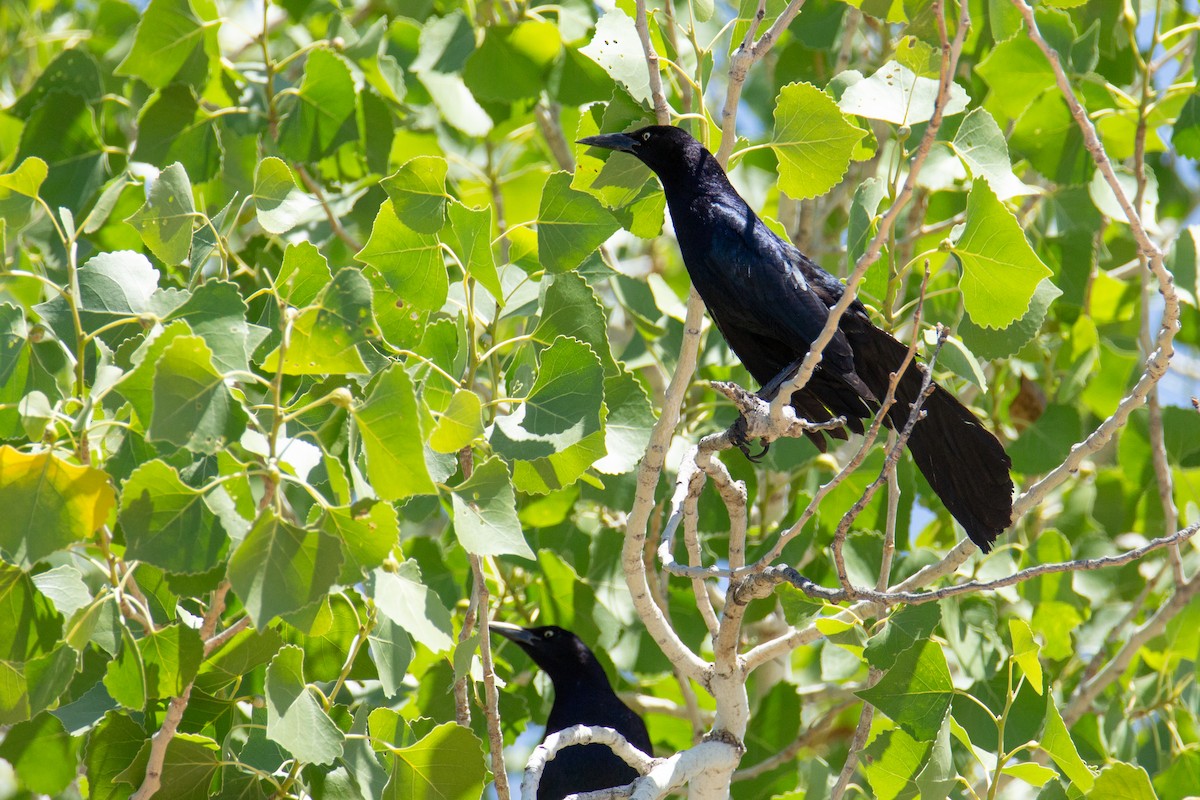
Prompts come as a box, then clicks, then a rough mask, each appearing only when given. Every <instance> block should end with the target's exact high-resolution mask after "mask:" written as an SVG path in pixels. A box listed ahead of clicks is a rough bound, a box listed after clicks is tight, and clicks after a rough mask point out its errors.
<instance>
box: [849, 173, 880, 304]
mask: <svg viewBox="0 0 1200 800" xmlns="http://www.w3.org/2000/svg"><path fill="white" fill-rule="evenodd" d="M886 196H887V184H886V183H885V182H884V181H882V180H880V179H879V178H867V179H866V180H865V181H863V182H862V183H861V184H859V186H858V188H857V189H855V190H854V199H853V200H852V201H851V203H850V216H849V219H848V220H847V223H846V268H847V269H848V270H852V269H854V267H855V265H856V264H858V259H860V258H862V254H863V253H865V252H866V251H867V244H868V243H869V242H870V241H871V237H872V236H874V235H875V232H876V231H878V230H879V217H880V216H881V215H880V214H879V204H880V203H881V202H882V201H883V198H884V197H886ZM887 277H888V276H887V265H886V263H885V259H883V258H881V259H880V260H879V261H877V262H876V263H875V264H873V265H871V267H870V268H869V269H868V270H867V277H866V279H865V281H864V282H863V291H865V292H866V293H868V294H870V295H871V296H873V297H879V298H882V297H885V296H886V293H887Z"/></svg>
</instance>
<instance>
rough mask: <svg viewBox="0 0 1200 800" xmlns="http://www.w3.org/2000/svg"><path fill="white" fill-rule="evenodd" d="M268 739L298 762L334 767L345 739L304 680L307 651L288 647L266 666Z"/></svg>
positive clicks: (291, 646) (293, 646) (292, 646)
mask: <svg viewBox="0 0 1200 800" xmlns="http://www.w3.org/2000/svg"><path fill="white" fill-rule="evenodd" d="M265 695H266V701H267V738H268V739H270V740H271V741H273V742H276V743H278V744H279V745H281V746H282V747H283V748H284V749H286V750H287V751H288V752H289V753H291V754H292V755H293V756H295V757H296V758H297V759H298V760H300V761H303V762H307V763H310V764H332V763H333V762H334V761H335V760H336V759H337V758H339V757H341V755H342V749H343V748H344V747H345V741H346V737H345V736H344V735H343V734H342V732H341V730H340V729H339V728H338V726H337V725H335V724H334V722H333V720H331V719H330V718H329V715H328V714H326V713H325V711H324V709H322V708H321V703H320V701H319V700H317V697H316V695H315V692H314V690H312V689H310V688H309V687H308V684H307V683H306V682H305V680H304V651H303V650H301V649H300V648H299V647H296V646H295V645H286V646H285V647H283V648H282V649H281V650H280V651H279V652H278V653H277V654H276V655H275V658H273V659H271V664H270V666H268V667H267V683H266V692H265Z"/></svg>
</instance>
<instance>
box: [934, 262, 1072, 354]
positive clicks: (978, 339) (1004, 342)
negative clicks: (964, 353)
mask: <svg viewBox="0 0 1200 800" xmlns="http://www.w3.org/2000/svg"><path fill="white" fill-rule="evenodd" d="M1061 295H1062V290H1061V289H1059V288H1058V287H1057V286H1055V285H1054V284H1053V283H1051V282H1050V280H1049V279H1048V278H1047V279H1046V280H1044V281H1042V282H1041V283H1039V284H1038V286H1037V289H1035V290H1034V292H1033V297H1032V298H1030V300H1029V310H1028V311H1026V312H1025V315H1024V316H1022V317H1021V318H1020V319H1018V320H1017V321H1016V322H1014V323H1012V324H1011V325H1008V326H1007V327H1004V328H1000V329H999V330H993V329H991V328H983V327H980V326H979V325H977V324H975V322H974V321H972V319H971V317H970V316H969V315H968V316H965V317H963V320H962V322H961V323H959V326H958V333H959V335H960V336H962V339H963V344H965V345H966V346H967V347H969V348H970V349H971V352H972V353H974V354H975V355H976V356H977V357H978V358H982V359H985V360H991V359H996V358H1007V357H1008V356H1011V355H1013V354H1014V353H1016V352H1018V351H1019V350H1020V349H1021V348H1022V347H1024V346H1025V345H1026V344H1028V343H1029V342H1030V341H1032V340H1033V337H1035V336H1037V334H1038V331H1040V330H1041V329H1042V323H1043V322H1045V321H1046V314H1047V312H1048V311H1049V310H1050V305H1051V304H1052V303H1053V302H1054V301H1055V300H1056V299H1057V298H1058V297H1060V296H1061Z"/></svg>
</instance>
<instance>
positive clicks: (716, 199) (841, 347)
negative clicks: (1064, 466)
mask: <svg viewBox="0 0 1200 800" xmlns="http://www.w3.org/2000/svg"><path fill="white" fill-rule="evenodd" d="M580 143H581V144H587V145H592V146H594V147H603V148H606V149H609V150H618V151H621V152H625V153H630V154H632V155H633V156H634V157H636V158H638V159H639V160H641V161H642V162H643V163H644V164H645V165H646V166H648V167H649V168H650V169H651V170H653V171H654V172H655V174H657V175H658V179H659V180H660V181H661V182H662V186H663V191H664V192H665V193H666V196H667V206H668V207H669V208H670V209H671V221H672V222H673V223H674V225H675V236H676V238H677V239H678V240H679V249H680V250H681V251H682V253H683V263H684V264H685V265H686V266H687V271H688V274H689V275H690V276H691V278H692V283H693V284H694V285H695V287H696V291H697V292H699V293H700V296H701V297H702V298H703V299H704V303H705V305H706V306H708V312H709V314H711V315H712V318H713V321H714V322H715V323H716V325H717V328H718V329H720V331H721V333H722V334H723V335H724V336H725V341H726V342H728V343H729V347H730V348H731V349H732V350H733V352H734V353H736V354H737V356H738V358H740V359H741V361H742V363H743V364H744V365H745V366H746V369H748V370H749V371H750V374H751V375H753V376H754V378H755V380H757V381H758V382H759V383H760V384H762V385H763V386H764V391H763V392H761V394H763V396H764V397H766V398H767V399H770V398H771V397H772V396H773V395H774V394H775V393H777V392H778V391H779V387H780V386H781V385H782V383H783V382H784V381H785V380H786V379H787V377H789V374H790V373H791V372H794V370H795V369H796V367H797V366H798V362H799V360H800V359H802V358H803V357H804V355H805V354H806V353H807V352H808V348H809V346H810V345H811V344H812V342H813V341H814V340H815V339H816V338H817V336H818V335H819V334H820V333H821V329H822V328H823V327H824V326H825V320H826V319H827V318H828V316H829V309H830V308H832V307H833V305H834V304H836V303H837V301H838V300H839V299H840V298H841V296H842V292H843V291H844V290H845V287H844V286H843V285H842V283H841V281H839V280H838V279H837V278H835V277H834V276H833V275H830V274H829V273H828V272H826V271H825V270H823V269H821V267H819V266H817V264H815V263H814V262H812V261H811V260H809V258H808V257H807V256H805V255H804V254H803V253H801V252H800V251H799V250H797V249H796V248H795V247H793V246H792V244H791V243H790V242H786V241H784V240H783V239H781V238H779V237H778V236H776V235H775V234H774V233H773V232H772V231H771V230H770V229H769V228H767V226H766V225H764V224H763V222H762V220H760V219H759V218H758V216H757V215H756V214H755V213H754V211H753V210H751V208H750V206H748V205H747V204H746V201H745V200H743V199H742V197H741V195H739V194H738V193H737V191H736V190H735V189H734V188H733V186H732V185H731V184H730V183H729V178H728V177H726V175H725V171H724V170H723V169H722V168H721V165H720V164H718V163H717V160H716V159H715V158H714V157H713V155H712V154H711V153H709V152H708V151H707V150H706V149H704V146H703V145H701V144H700V143H699V142H698V141H696V140H695V139H694V138H692V136H691V135H690V134H688V133H687V132H686V131H684V130H683V129H681V128H675V127H670V126H664V125H653V126H650V127H648V128H642V129H640V130H636V131H633V132H631V133H610V134H604V135H601V136H591V137H588V138H586V139H582V140H580ZM906 352H907V347H905V345H903V344H901V343H900V342H898V341H896V340H895V339H893V338H892V337H891V336H890V335H888V334H887V333H886V332H885V331H882V330H880V329H879V328H876V327H875V326H874V325H873V324H871V320H870V318H869V317H868V315H867V310H866V308H865V307H863V305H862V303H860V302H859V301H858V300H855V301H854V302H853V303H852V304H851V305H850V307H849V308H848V309H847V311H846V313H845V314H843V315H842V317H841V319H840V321H839V323H838V332H837V334H836V335H835V336H834V337H833V339H832V341H830V343H829V344H828V346H826V347H825V350H824V352H823V353H822V361H821V363H820V365H819V366H818V367H817V370H816V371H815V372H814V373H813V376H812V378H811V380H810V381H809V382H808V385H807V386H805V387H804V388H803V389H801V390H800V391H798V392H796V393H795V394H793V395H792V398H791V404H792V406H793V407H794V408H795V409H796V412H797V414H798V415H799V416H801V417H803V418H805V419H808V420H810V421H814V422H823V421H826V420H829V419H832V418H833V417H835V416H843V417H845V418H846V422H847V426H848V427H849V428H850V429H851V430H853V431H854V432H855V433H862V432H863V423H862V420H863V419H866V418H868V417H870V416H871V415H872V414H873V413H874V412H875V411H876V410H877V409H878V408H879V402H880V400H881V399H882V398H883V397H884V396H885V395H886V393H887V387H888V383H889V380H890V378H889V376H890V373H891V372H893V371H895V370H897V369H899V367H900V364H901V362H902V361H903V359H904V356H905V354H906ZM924 369H925V367H924V366H922V365H919V364H916V363H914V364H912V365H911V366H910V367H909V368H908V369H907V370H906V371H905V373H904V375H903V377H902V378H901V380H900V383H899V386H898V387H897V391H896V402H895V404H893V405H892V407H891V409H890V410H889V412H888V415H887V418H886V420H885V422H886V423H887V424H888V425H889V427H892V428H896V429H900V428H902V427H903V426H904V424H905V422H906V421H907V419H908V416H909V413H910V407H911V404H912V403H913V402H914V401H915V400H916V399H917V396H918V395H919V394H920V390H921V384H922V381H923V379H924ZM922 408H923V409H924V410H925V412H926V417H925V418H924V419H923V420H921V421H920V422H918V423H917V424H916V426H915V428H914V429H913V432H912V436H911V437H910V438H909V440H908V449H909V450H910V451H911V452H912V455H913V460H914V461H915V462H916V464H917V467H918V468H919V469H920V470H921V474H923V475H924V476H925V479H926V480H928V481H929V485H930V486H932V487H933V490H934V491H935V492H936V493H937V495H938V497H940V498H941V499H942V502H943V503H944V504H945V505H946V508H947V510H949V511H950V513H951V514H952V515H953V516H954V518H955V519H957V520H958V521H959V522H960V523H961V524H962V526H963V528H965V529H966V531H967V535H969V536H970V537H971V540H972V541H973V542H975V544H977V545H979V547H980V548H981V549H982V550H983V551H984V552H985V553H986V552H988V551H989V550H991V547H992V542H994V541H995V540H996V537H997V536H998V535H999V534H1000V532H1001V531H1003V530H1004V529H1005V528H1007V527H1008V526H1009V523H1010V521H1011V517H1012V491H1013V484H1012V479H1011V478H1010V477H1009V474H1008V469H1009V466H1011V463H1012V462H1011V461H1010V460H1009V458H1008V455H1007V454H1006V453H1005V452H1004V448H1003V446H1001V444H1000V442H999V441H998V440H997V439H996V437H995V436H993V435H992V434H991V432H989V431H988V430H987V429H986V428H984V427H983V425H981V424H980V422H979V420H977V419H976V418H975V416H974V415H973V414H972V413H971V412H970V411H969V410H967V408H966V407H965V406H963V405H962V403H960V402H958V400H956V399H955V398H954V396H953V395H951V394H950V393H949V392H947V391H945V390H944V389H942V388H941V387H937V388H935V389H934V391H933V394H932V395H931V396H930V397H929V398H928V399H926V400H925V402H924V405H923V406H922ZM830 434H831V435H833V436H836V437H838V438H842V439H844V438H846V433H845V431H842V430H837V431H836V432H835V431H830ZM808 435H809V437H810V438H811V439H812V441H813V443H814V444H816V445H817V447H818V448H820V449H821V450H822V451H824V450H825V446H826V443H825V439H824V437H823V436H822V434H821V433H820V432H818V431H813V432H810V433H809V434H808Z"/></svg>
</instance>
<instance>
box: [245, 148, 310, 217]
mask: <svg viewBox="0 0 1200 800" xmlns="http://www.w3.org/2000/svg"><path fill="white" fill-rule="evenodd" d="M314 204H315V201H314V200H313V199H312V198H311V197H309V196H308V195H307V194H305V193H304V192H302V191H300V189H299V188H298V187H297V186H296V178H295V177H294V176H293V175H292V170H291V169H290V168H289V167H288V165H287V164H285V163H283V161H281V160H279V159H278V158H275V157H274V156H268V157H267V158H264V159H263V160H262V161H260V162H258V167H257V168H256V169H255V170H254V209H255V214H256V216H257V218H258V224H259V225H261V226H262V227H263V230H265V231H266V232H267V233H274V234H276V235H282V234H285V233H287V232H288V231H290V230H291V229H292V228H294V227H295V226H296V224H297V222H298V221H299V217H300V216H301V215H302V214H304V213H305V212H307V211H308V210H309V209H311V208H312V207H313V205H314Z"/></svg>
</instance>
